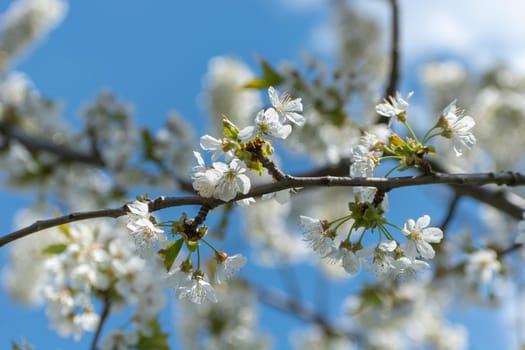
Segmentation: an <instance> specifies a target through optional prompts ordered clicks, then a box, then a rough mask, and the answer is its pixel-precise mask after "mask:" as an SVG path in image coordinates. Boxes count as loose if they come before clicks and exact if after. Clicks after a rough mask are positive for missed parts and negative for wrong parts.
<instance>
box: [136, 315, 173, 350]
mask: <svg viewBox="0 0 525 350" xmlns="http://www.w3.org/2000/svg"><path fill="white" fill-rule="evenodd" d="M151 330H152V332H151V335H149V336H146V335H144V334H142V333H139V341H138V343H137V345H136V349H137V350H170V347H169V345H168V334H167V333H163V332H162V330H161V329H160V326H159V322H158V320H153V321H152V323H151Z"/></svg>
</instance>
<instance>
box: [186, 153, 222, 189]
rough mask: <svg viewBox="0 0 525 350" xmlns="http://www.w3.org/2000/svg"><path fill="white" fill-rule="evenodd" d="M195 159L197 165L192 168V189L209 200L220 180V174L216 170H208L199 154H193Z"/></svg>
mask: <svg viewBox="0 0 525 350" xmlns="http://www.w3.org/2000/svg"><path fill="white" fill-rule="evenodd" d="M193 155H194V156H195V158H197V163H198V164H197V165H196V166H194V167H193V175H192V177H191V178H192V179H193V183H192V186H193V189H194V190H195V191H197V192H198V193H199V195H200V196H201V197H204V198H210V197H212V196H213V195H214V194H215V188H216V187H217V184H218V182H219V179H220V178H221V173H220V172H219V171H217V170H216V169H213V168H210V169H208V168H207V167H206V165H205V164H204V160H203V159H202V156H201V155H200V153H199V152H193Z"/></svg>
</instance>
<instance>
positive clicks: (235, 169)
mask: <svg viewBox="0 0 525 350" xmlns="http://www.w3.org/2000/svg"><path fill="white" fill-rule="evenodd" d="M213 168H214V169H215V170H217V171H218V172H219V173H220V178H219V179H218V181H217V187H216V188H215V193H214V194H213V196H214V197H215V198H219V199H220V200H223V201H225V202H228V201H230V200H232V199H234V198H235V196H237V193H239V192H241V193H242V194H246V193H248V191H250V186H251V184H250V179H249V178H248V176H246V175H245V173H246V165H244V163H243V162H242V161H240V160H239V159H234V160H232V161H231V162H230V164H225V163H222V162H215V163H213Z"/></svg>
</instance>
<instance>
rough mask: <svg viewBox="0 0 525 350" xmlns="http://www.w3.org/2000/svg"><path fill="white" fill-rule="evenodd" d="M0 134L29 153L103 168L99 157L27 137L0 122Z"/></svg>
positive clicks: (16, 129)
mask: <svg viewBox="0 0 525 350" xmlns="http://www.w3.org/2000/svg"><path fill="white" fill-rule="evenodd" d="M0 134H2V135H3V136H4V137H5V138H7V139H8V140H16V141H18V142H19V143H20V144H22V145H23V146H24V147H25V148H27V150H28V151H31V152H46V153H50V154H53V155H55V156H56V157H57V158H58V159H59V160H62V161H65V162H78V163H85V164H90V165H95V166H100V167H103V166H104V165H105V164H104V161H103V160H102V158H101V157H100V155H96V154H91V153H86V152H81V151H77V150H74V149H71V148H68V147H67V146H64V145H59V144H56V143H53V142H51V141H49V140H47V139H44V138H40V137H38V136H35V135H29V134H27V133H25V132H23V131H22V130H19V129H18V128H16V127H14V126H12V125H9V124H8V123H5V122H0Z"/></svg>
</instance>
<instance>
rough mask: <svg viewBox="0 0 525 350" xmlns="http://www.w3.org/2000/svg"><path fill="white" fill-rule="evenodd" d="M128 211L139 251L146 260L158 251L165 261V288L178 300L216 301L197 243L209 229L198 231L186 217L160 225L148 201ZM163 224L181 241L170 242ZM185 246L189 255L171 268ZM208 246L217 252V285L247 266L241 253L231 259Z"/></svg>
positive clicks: (130, 226) (215, 272) (196, 302)
mask: <svg viewBox="0 0 525 350" xmlns="http://www.w3.org/2000/svg"><path fill="white" fill-rule="evenodd" d="M127 208H128V210H129V214H128V223H127V228H128V229H129V236H130V238H131V240H132V241H133V242H134V245H135V249H136V251H138V252H139V254H140V255H141V256H143V257H145V258H155V255H153V253H156V252H158V253H159V255H160V257H161V258H162V259H163V263H164V267H165V268H166V270H167V273H166V274H165V278H164V281H163V283H162V285H163V286H164V287H167V288H171V289H173V290H175V291H176V294H177V297H178V298H179V299H184V300H188V301H191V302H193V303H195V304H202V303H205V302H217V297H216V293H215V289H214V287H213V286H212V285H211V284H210V282H209V281H208V276H207V274H205V273H204V272H203V271H202V270H201V266H200V247H199V242H198V241H199V240H203V239H204V236H205V234H206V227H205V226H203V227H201V228H199V229H198V228H195V227H193V225H192V224H191V223H189V222H188V221H186V217H185V216H183V217H182V218H181V220H179V221H177V222H167V223H157V222H156V219H155V218H153V216H152V215H151V213H150V211H149V207H148V204H147V202H145V201H141V200H136V201H134V202H132V203H129V204H127ZM161 225H163V226H170V227H171V231H172V233H176V234H180V236H181V238H179V239H178V240H176V241H174V242H171V243H168V239H167V236H166V234H165V233H164V230H163V229H162V228H161ZM184 243H185V244H186V247H187V248H188V253H189V254H188V256H187V257H186V259H184V261H182V263H181V264H180V266H178V267H176V268H173V269H172V266H173V265H174V263H175V259H176V257H177V256H178V255H179V253H180V251H181V249H182V245H183V244H184ZM206 244H207V245H208V246H210V247H211V248H212V249H213V250H214V255H215V259H214V261H215V271H214V282H215V283H216V284H221V283H224V282H226V281H228V280H230V279H232V278H233V277H234V276H235V274H236V273H237V272H238V271H239V270H240V269H241V268H242V267H243V266H244V265H245V264H246V258H245V257H244V256H242V255H240V254H236V255H233V256H228V254H226V253H225V252H219V251H218V250H216V249H215V248H213V246H211V244H210V243H208V242H206ZM195 251H197V256H198V262H197V268H196V269H194V268H193V264H192V263H191V257H192V254H193V253H194V252H195Z"/></svg>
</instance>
